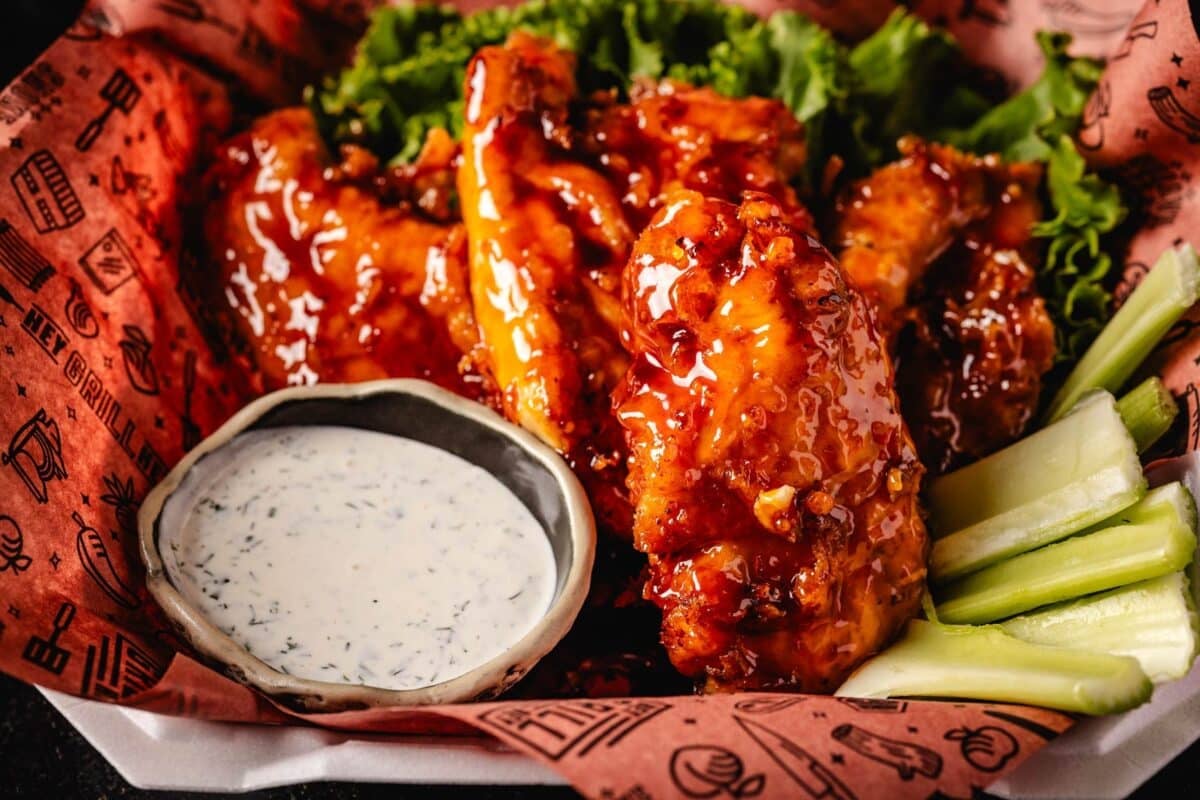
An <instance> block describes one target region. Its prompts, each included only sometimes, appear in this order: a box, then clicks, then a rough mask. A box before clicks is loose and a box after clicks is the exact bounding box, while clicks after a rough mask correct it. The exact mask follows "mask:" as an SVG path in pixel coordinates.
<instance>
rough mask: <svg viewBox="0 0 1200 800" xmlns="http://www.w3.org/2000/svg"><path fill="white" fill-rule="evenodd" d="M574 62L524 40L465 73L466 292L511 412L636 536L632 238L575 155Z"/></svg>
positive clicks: (489, 50) (461, 180)
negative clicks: (627, 268) (629, 315)
mask: <svg viewBox="0 0 1200 800" xmlns="http://www.w3.org/2000/svg"><path fill="white" fill-rule="evenodd" d="M574 73H575V62H574V57H573V56H572V55H571V54H569V53H567V52H566V51H563V50H560V49H558V48H557V47H555V46H554V45H553V44H552V43H550V42H547V41H544V40H540V39H536V38H533V37H531V36H527V35H524V34H516V35H514V36H513V37H512V38H511V39H510V40H509V42H508V43H507V44H506V45H504V46H503V47H485V48H482V49H481V50H480V51H479V52H478V53H476V55H475V57H474V58H473V59H472V60H471V63H470V64H469V65H468V66H467V80H466V124H465V129H464V131H463V161H462V167H461V169H460V170H459V173H458V188H459V195H460V197H461V200H462V212H463V221H464V223H465V225H466V229H467V234H468V239H469V241H470V275H471V283H470V286H471V296H472V298H473V301H474V310H475V317H476V319H477V320H478V324H479V331H480V335H481V338H482V341H483V345H484V348H483V351H482V352H483V353H484V360H485V362H486V364H487V367H488V370H489V372H490V373H491V375H492V376H493V377H494V379H495V382H496V384H497V386H498V387H499V391H500V395H501V406H502V409H503V411H504V413H505V415H506V416H508V418H509V419H511V420H513V421H514V422H517V423H519V424H520V425H521V426H523V427H524V428H526V429H528V430H530V431H532V432H533V433H535V434H536V435H537V436H538V437H539V438H541V439H542V440H543V441H545V442H546V443H547V444H549V445H550V446H552V447H554V448H555V449H556V450H558V451H559V452H560V453H562V454H564V455H565V456H566V457H567V459H568V461H569V462H570V463H571V465H572V467H573V469H574V470H575V471H576V474H578V475H579V476H580V479H581V480H582V482H583V483H584V486H585V487H586V488H587V489H588V495H589V497H590V498H591V500H592V504H593V506H594V508H595V511H596V514H597V517H598V518H599V519H600V521H601V522H602V523H603V524H606V525H607V527H609V528H610V529H612V530H615V531H619V532H624V531H627V530H628V529H629V503H628V499H627V497H626V490H625V487H624V482H625V464H624V461H625V459H624V441H623V439H622V436H621V432H620V428H619V426H618V425H617V424H616V420H615V419H614V417H613V415H612V412H611V410H610V402H609V393H610V392H611V391H612V389H613V387H615V386H616V385H617V383H618V382H619V381H620V380H621V377H622V376H623V375H624V374H625V369H626V367H627V365H628V363H629V358H628V355H627V354H626V352H625V350H624V349H623V348H622V347H621V344H620V341H619V335H618V330H619V326H620V313H621V312H620V299H619V298H620V285H621V283H620V282H621V266H622V264H623V263H624V260H625V255H626V253H627V252H628V249H629V246H630V244H631V243H632V241H633V233H632V231H630V229H629V226H628V225H627V224H626V222H625V218H624V215H623V214H622V213H621V206H620V202H619V200H618V198H617V196H616V193H615V192H614V191H613V189H612V187H611V186H610V185H609V183H608V181H606V180H605V178H604V176H602V175H600V174H599V173H598V172H596V171H595V170H593V169H591V168H590V167H588V166H587V165H586V164H584V163H581V162H580V161H579V160H578V159H576V158H575V156H574V155H573V154H572V152H571V150H570V148H571V130H570V128H569V126H568V120H567V116H568V110H569V104H570V103H571V101H572V100H573V99H574V96H575V81H574Z"/></svg>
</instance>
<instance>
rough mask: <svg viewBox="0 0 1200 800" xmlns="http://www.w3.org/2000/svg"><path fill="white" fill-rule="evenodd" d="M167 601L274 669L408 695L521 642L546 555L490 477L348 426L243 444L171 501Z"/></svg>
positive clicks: (444, 456)
mask: <svg viewBox="0 0 1200 800" xmlns="http://www.w3.org/2000/svg"><path fill="white" fill-rule="evenodd" d="M177 499H178V501H179V502H185V503H187V504H188V506H189V510H188V511H186V516H185V517H183V524H182V529H181V531H180V535H179V536H178V537H177V539H175V541H173V542H172V544H171V549H172V551H173V555H174V558H175V559H176V562H177V563H176V567H177V569H176V570H174V572H175V573H176V574H177V575H178V576H179V578H182V580H177V581H176V583H177V584H179V588H180V590H181V591H183V593H184V594H185V595H186V596H187V597H188V599H189V600H190V601H191V602H193V603H194V604H195V605H196V606H197V607H198V608H199V609H201V611H202V612H203V613H204V615H205V616H206V617H207V618H208V619H209V620H210V621H212V622H213V623H214V624H215V625H216V626H217V627H219V628H220V629H221V630H223V631H224V632H225V633H227V634H229V635H230V636H231V637H232V638H233V639H235V640H236V641H237V642H239V643H240V644H241V645H243V646H244V647H245V648H246V649H247V650H248V651H250V652H251V653H252V654H254V655H255V656H257V657H258V658H260V659H261V660H263V661H265V662H266V663H267V664H270V665H271V666H273V667H275V668H276V669H278V670H281V671H284V672H287V673H289V674H292V675H295V676H298V677H302V678H311V679H315V680H322V681H333V682H338V683H352V684H366V685H369V686H377V687H380V688H384V689H413V688H417V687H421V686H429V685H432V684H435V683H440V682H442V681H446V680H449V679H450V678H454V677H456V676H458V675H462V674H463V673H465V672H468V671H469V670H471V669H473V668H475V667H477V666H479V665H481V664H483V663H484V662H486V661H488V660H489V659H491V658H493V657H495V656H497V655H499V654H500V653H502V652H503V651H505V650H507V649H508V648H509V647H510V646H511V645H513V644H515V643H516V642H517V641H518V640H520V639H521V637H523V636H524V635H525V634H526V633H528V632H529V630H530V629H531V628H532V627H533V626H534V625H535V624H536V623H537V622H538V620H539V619H541V617H542V616H543V615H544V614H545V612H546V610H547V609H548V608H549V606H550V602H551V600H552V598H553V594H554V585H555V566H554V556H553V554H552V552H551V550H550V542H549V540H548V539H547V537H546V534H545V533H544V532H543V531H542V528H541V526H540V525H539V524H538V522H537V520H535V519H534V517H533V515H532V514H531V513H530V512H529V510H528V509H527V508H526V507H525V505H524V504H523V503H521V501H520V500H518V499H517V497H516V496H515V495H514V494H513V493H512V492H511V491H509V489H508V488H507V487H505V486H504V485H503V484H502V483H500V482H499V481H498V480H497V479H496V478H495V477H493V476H492V475H491V474H489V473H488V472H486V471H485V470H483V469H481V468H480V467H477V466H475V465H474V464H471V463H469V462H467V461H464V460H463V459H461V458H459V457H457V456H454V455H451V454H450V453H447V452H445V451H444V450H440V449H438V448H436V447H431V446H429V445H426V444H422V443H420V442H415V441H412V440H410V439H404V438H400V437H396V436H389V435H387V434H382V433H376V432H373V431H364V430H359V429H356V428H343V427H335V426H311V427H310V426H304V427H288V428H272V429H267V430H260V431H251V432H249V433H245V434H242V435H240V436H238V437H236V438H235V439H233V440H232V441H231V442H229V443H228V444H226V445H225V446H224V447H222V448H220V449H219V450H217V451H215V452H213V453H212V454H210V455H209V456H207V457H206V458H204V459H203V460H202V461H200V462H198V463H197V464H196V465H195V466H194V467H193V468H192V470H191V472H190V473H189V474H188V476H187V478H186V479H185V481H184V483H183V485H182V486H181V487H180V489H179V490H177V491H176V492H175V494H174V495H173V497H172V501H171V502H175V501H176V500H177Z"/></svg>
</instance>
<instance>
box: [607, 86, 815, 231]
mask: <svg viewBox="0 0 1200 800" xmlns="http://www.w3.org/2000/svg"><path fill="white" fill-rule="evenodd" d="M633 94H634V96H633V98H632V100H631V101H630V102H629V103H614V102H611V99H610V102H602V103H600V104H599V105H598V106H596V107H594V108H592V109H590V110H589V111H588V112H587V115H586V120H585V129H584V139H583V147H584V149H585V150H586V151H587V152H588V153H589V154H591V155H593V157H594V158H595V159H596V160H597V162H598V163H599V165H600V169H601V170H603V171H604V173H605V174H606V175H608V176H609V178H610V179H611V180H612V181H613V182H614V184H615V185H616V186H617V188H618V191H620V193H621V203H622V205H623V206H624V207H625V209H626V212H627V213H628V214H629V218H630V220H631V221H632V223H633V225H634V227H635V228H636V229H637V230H641V229H642V228H644V227H645V226H646V224H647V223H648V222H649V221H650V218H651V217H653V216H654V214H656V213H657V212H658V210H659V208H661V207H662V203H663V201H664V199H665V197H666V196H667V195H668V194H669V193H670V192H672V191H673V190H675V189H694V190H696V191H698V192H701V193H702V194H704V195H706V196H708V197H717V198H721V199H724V200H729V201H730V202H734V203H736V202H738V201H740V200H741V198H742V194H743V193H744V192H748V191H753V192H766V193H767V194H770V195H771V196H772V197H774V198H775V200H776V201H777V202H778V203H780V205H781V206H782V207H783V208H784V209H786V212H787V216H788V221H789V222H791V223H792V224H793V225H794V226H796V227H798V228H801V229H804V230H808V229H810V228H811V227H812V216H811V215H810V214H809V213H808V210H807V209H806V208H805V207H804V206H803V205H802V204H801V203H800V201H799V199H798V198H797V197H796V192H795V190H794V189H793V188H792V185H791V181H792V180H793V179H794V178H795V177H796V176H797V175H799V174H800V171H801V170H802V169H803V168H804V157H805V146H804V129H803V127H802V126H801V124H800V123H799V122H798V121H797V120H796V117H795V115H794V114H793V113H792V112H791V110H790V109H788V107H787V106H785V105H784V104H783V103H782V102H780V101H778V100H768V99H765V98H762V97H746V98H733V97H726V96H724V95H721V94H718V93H717V92H715V91H713V90H712V89H709V88H699V89H694V88H692V87H690V86H687V85H685V84H680V83H675V82H672V81H662V82H661V83H657V84H642V85H639V86H637V87H635V90H634V93H633Z"/></svg>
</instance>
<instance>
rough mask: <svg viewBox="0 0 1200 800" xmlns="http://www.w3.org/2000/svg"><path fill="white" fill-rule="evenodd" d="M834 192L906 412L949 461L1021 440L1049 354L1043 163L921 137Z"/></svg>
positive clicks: (940, 463)
mask: <svg viewBox="0 0 1200 800" xmlns="http://www.w3.org/2000/svg"><path fill="white" fill-rule="evenodd" d="M900 149H901V153H902V157H901V159H900V160H899V161H897V162H895V163H893V164H889V165H887V166H884V167H881V168H880V169H879V170H877V171H876V172H875V173H874V174H872V175H871V176H870V177H868V178H866V179H865V180H863V181H860V182H859V183H857V184H855V185H854V186H852V187H851V188H850V190H849V191H848V192H847V194H846V195H845V196H843V197H842V199H841V200H840V202H839V203H838V208H837V213H838V219H837V224H836V229H835V234H834V237H833V238H834V241H835V242H837V244H838V246H839V248H840V258H841V261H842V264H843V265H844V266H845V267H846V270H847V273H848V275H849V277H850V279H851V281H852V282H853V283H854V284H855V285H856V286H858V287H859V288H860V289H861V290H862V291H863V292H864V293H865V294H866V295H867V297H868V298H871V299H872V300H873V301H874V303H875V304H876V313H877V315H878V319H879V323H880V326H881V328H882V329H883V330H885V331H886V332H887V334H888V335H889V337H890V338H891V341H892V346H893V349H894V351H895V354H896V358H897V361H898V368H897V369H898V375H899V378H898V388H899V391H900V396H901V401H902V406H903V410H904V416H905V420H906V421H907V422H908V425H909V428H910V430H912V432H913V438H914V440H915V441H916V444H917V450H918V452H919V453H920V454H921V458H922V461H924V463H925V466H926V467H927V468H928V469H929V470H930V471H931V472H933V473H934V474H940V473H942V472H946V471H948V470H950V469H953V468H954V467H957V466H961V465H962V464H963V463H965V462H967V461H971V460H975V459H977V458H980V457H982V456H985V455H987V454H988V453H991V452H993V451H995V450H997V449H999V448H1000V447H1003V446H1004V445H1006V444H1008V443H1010V442H1012V441H1014V440H1015V439H1017V438H1018V437H1020V436H1021V434H1022V433H1024V431H1025V428H1026V426H1027V425H1028V423H1029V421H1030V419H1032V417H1033V415H1034V413H1035V412H1036V410H1037V405H1038V398H1039V395H1040V393H1041V387H1042V377H1043V375H1045V373H1046V372H1048V371H1049V369H1050V367H1051V366H1053V363H1054V326H1053V323H1052V322H1051V320H1050V315H1049V313H1048V312H1047V311H1046V308H1045V304H1044V302H1043V301H1042V299H1041V297H1040V295H1039V294H1038V292H1037V287H1036V274H1035V271H1034V266H1033V265H1036V263H1037V258H1038V252H1037V248H1036V246H1035V242H1034V240H1033V238H1032V227H1033V225H1034V223H1035V222H1037V220H1038V219H1040V218H1041V204H1040V202H1039V201H1038V184H1039V181H1040V180H1041V172H1040V169H1039V168H1038V167H1037V166H1035V165H1033V164H1021V163H1017V164H1002V163H1001V162H1000V161H999V160H998V159H997V158H995V157H984V158H978V157H975V156H969V155H965V154H963V153H960V152H958V151H956V150H954V149H953V148H950V147H947V146H943V145H937V144H926V143H924V142H922V141H920V140H917V139H914V138H908V139H905V140H903V141H902V142H901V143H900Z"/></svg>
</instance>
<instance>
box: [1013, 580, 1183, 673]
mask: <svg viewBox="0 0 1200 800" xmlns="http://www.w3.org/2000/svg"><path fill="white" fill-rule="evenodd" d="M1000 627H1001V628H1003V629H1004V631H1005V632H1006V633H1008V634H1010V635H1012V636H1015V637H1017V638H1018V639H1022V640H1024V641H1026V642H1033V643H1034V644H1047V645H1057V646H1059V647H1070V648H1073V649H1077V650H1090V651H1091V652H1095V653H1111V654H1112V655H1118V656H1132V657H1133V658H1136V659H1137V660H1138V663H1139V664H1141V665H1142V670H1143V671H1145V673H1146V675H1148V676H1149V677H1150V680H1152V681H1154V682H1155V683H1163V682H1165V681H1171V680H1175V679H1176V678H1182V677H1183V676H1184V675H1186V674H1187V672H1188V670H1189V669H1191V666H1192V662H1193V661H1195V660H1196V653H1197V648H1198V647H1200V629H1198V628H1197V617H1196V606H1195V603H1194V602H1193V599H1192V590H1191V587H1190V586H1189V581H1188V578H1187V575H1185V574H1184V573H1183V572H1172V573H1171V574H1169V575H1163V576H1162V577H1160V578H1154V579H1152V580H1148V581H1141V582H1140V583H1135V584H1132V585H1130V586H1122V587H1121V588H1119V589H1113V590H1112V591H1109V592H1104V593H1103V594H1098V595H1094V596H1092V597H1085V598H1083V599H1082V600H1076V601H1074V602H1071V603H1063V604H1061V605H1057V606H1052V607H1050V608H1047V609H1044V610H1042V611H1035V612H1033V613H1032V614H1025V615H1024V616H1020V617H1014V618H1013V619H1010V620H1007V621H1006V622H1002V623H1000Z"/></svg>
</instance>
